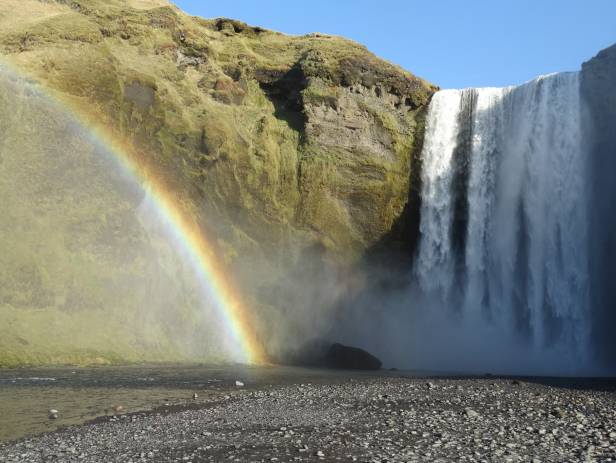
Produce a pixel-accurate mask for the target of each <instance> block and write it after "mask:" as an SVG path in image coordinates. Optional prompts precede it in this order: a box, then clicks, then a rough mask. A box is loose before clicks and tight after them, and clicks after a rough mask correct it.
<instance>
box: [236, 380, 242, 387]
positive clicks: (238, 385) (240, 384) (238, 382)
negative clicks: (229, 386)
mask: <svg viewBox="0 0 616 463" xmlns="http://www.w3.org/2000/svg"><path fill="white" fill-rule="evenodd" d="M235 385H236V386H237V387H244V383H243V382H242V381H236V382H235Z"/></svg>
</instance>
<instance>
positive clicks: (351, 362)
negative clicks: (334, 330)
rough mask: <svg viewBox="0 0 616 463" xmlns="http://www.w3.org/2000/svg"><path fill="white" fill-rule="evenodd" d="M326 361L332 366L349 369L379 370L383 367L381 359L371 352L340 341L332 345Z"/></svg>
mask: <svg viewBox="0 0 616 463" xmlns="http://www.w3.org/2000/svg"><path fill="white" fill-rule="evenodd" d="M325 363H326V364H327V365H328V366H329V367H331V368H341V369H349V370H379V369H380V368H381V361H380V360H379V359H378V358H376V357H375V356H374V355H372V354H370V353H369V352H366V351H365V350H363V349H360V348H358V347H350V346H343V345H342V344H338V343H335V344H332V346H331V347H330V349H329V351H328V352H327V355H326V358H325Z"/></svg>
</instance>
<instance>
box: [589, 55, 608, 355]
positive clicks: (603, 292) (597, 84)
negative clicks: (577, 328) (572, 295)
mask: <svg viewBox="0 0 616 463" xmlns="http://www.w3.org/2000/svg"><path fill="white" fill-rule="evenodd" d="M615 86H616V45H614V46H612V47H610V48H607V49H605V50H603V51H601V52H600V53H599V54H598V55H597V56H596V57H594V58H593V59H591V60H590V61H588V62H586V63H584V65H583V66H582V95H583V97H584V100H585V103H586V105H587V108H586V109H587V111H588V125H589V126H588V127H587V128H586V133H588V134H589V136H588V139H587V145H588V146H589V149H590V152H589V168H590V175H591V182H590V184H591V185H592V189H591V192H590V195H589V197H590V203H589V206H588V210H589V211H590V214H591V223H590V227H591V229H592V234H593V236H594V237H595V239H594V240H593V248H594V249H593V251H592V257H591V272H592V290H591V295H592V298H593V301H592V302H593V303H592V306H593V308H594V310H595V312H596V313H595V316H594V317H593V320H594V326H593V336H594V337H595V339H596V341H597V342H596V346H597V348H598V349H597V350H598V352H599V353H600V355H601V357H602V359H601V360H603V361H604V362H605V363H606V364H608V365H614V363H615V362H616V336H614V326H616V325H615V323H616V306H615V301H616V291H615V289H614V283H613V275H614V274H615V272H616V264H615V263H616V219H615V217H616V203H615V202H614V198H616V181H615V178H614V173H615V172H616V132H615V131H614V128H615V127H616V92H615Z"/></svg>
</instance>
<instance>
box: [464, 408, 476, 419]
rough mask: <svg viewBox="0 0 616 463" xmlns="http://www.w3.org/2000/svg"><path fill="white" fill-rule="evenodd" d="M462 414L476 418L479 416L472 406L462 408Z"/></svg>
mask: <svg viewBox="0 0 616 463" xmlns="http://www.w3.org/2000/svg"><path fill="white" fill-rule="evenodd" d="M464 414H465V415H466V416H467V417H469V418H477V417H478V416H479V413H477V412H476V411H475V410H473V409H472V408H465V409H464Z"/></svg>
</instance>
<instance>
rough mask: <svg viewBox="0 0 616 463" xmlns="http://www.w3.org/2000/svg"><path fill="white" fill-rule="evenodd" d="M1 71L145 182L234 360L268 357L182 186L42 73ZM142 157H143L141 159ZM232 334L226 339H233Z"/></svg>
mask: <svg viewBox="0 0 616 463" xmlns="http://www.w3.org/2000/svg"><path fill="white" fill-rule="evenodd" d="M0 71H8V74H10V75H11V76H12V77H13V78H16V79H22V80H23V79H26V80H27V82H28V84H29V85H31V86H32V89H33V90H35V91H37V92H38V93H39V94H40V95H41V96H43V97H45V98H46V99H47V100H48V101H50V102H51V103H52V104H54V105H56V106H58V107H59V108H61V109H62V110H65V111H68V114H69V115H70V116H72V118H73V119H74V120H75V122H76V123H77V124H78V125H79V126H80V127H81V128H83V129H84V130H85V131H86V133H87V134H88V135H89V136H90V137H91V140H92V141H93V142H94V143H96V144H98V145H100V146H102V147H103V148H104V151H106V152H108V153H110V154H111V155H112V156H113V158H114V160H115V161H116V163H117V164H118V165H119V166H120V167H121V168H122V170H123V171H125V172H127V173H128V174H129V175H130V176H131V177H132V178H133V179H134V180H135V181H136V182H137V183H138V184H139V185H140V186H141V187H142V188H143V190H144V191H145V192H146V194H147V195H148V197H149V199H150V200H151V202H152V204H154V205H155V208H156V211H157V212H158V215H159V217H160V218H161V219H162V220H163V222H164V224H165V227H166V230H167V231H168V232H169V233H170V234H171V236H172V237H173V239H174V242H175V243H176V244H177V245H178V246H180V248H181V249H180V250H181V252H182V254H183V255H184V256H186V257H187V258H188V261H189V262H190V264H191V266H192V268H193V270H194V272H195V275H196V276H197V278H198V281H199V284H200V286H201V289H202V290H204V291H205V293H206V294H207V295H208V296H209V297H208V299H209V300H210V301H211V302H212V304H213V306H214V308H215V309H216V310H217V312H218V314H219V315H220V317H221V319H222V320H223V322H224V325H225V327H226V331H227V333H225V334H226V335H228V336H229V338H230V341H231V344H232V345H231V346H230V347H231V350H232V356H233V358H232V359H231V360H233V361H237V362H240V363H247V364H264V363H266V355H265V351H264V348H263V345H262V343H261V342H260V341H259V340H258V338H257V336H256V330H255V327H254V321H253V317H254V315H253V314H251V313H250V312H249V310H248V308H247V307H246V306H245V305H244V304H243V303H242V301H241V299H240V297H239V295H238V292H237V291H236V290H235V289H234V287H233V285H232V283H231V281H230V280H229V279H228V278H226V276H225V272H224V269H223V268H222V266H221V265H220V264H219V263H218V262H219V261H220V259H219V258H218V257H217V255H216V253H215V251H214V248H213V246H212V245H210V242H209V240H208V238H207V237H206V235H205V233H204V231H203V230H202V228H201V227H200V226H199V224H198V223H197V222H196V221H195V220H194V219H192V218H191V217H190V215H189V214H188V213H187V212H185V211H184V210H183V209H182V207H181V200H180V198H179V196H178V194H177V192H175V191H173V189H171V188H169V187H168V186H167V185H166V184H165V182H164V181H163V180H162V175H161V172H156V171H155V169H154V168H153V167H152V166H151V165H148V164H147V163H144V162H143V161H145V160H146V159H145V158H144V157H143V156H138V155H137V151H136V150H135V149H134V147H133V146H132V145H131V144H130V143H129V142H128V141H126V140H123V139H122V138H121V137H119V136H116V135H114V133H113V132H112V130H111V129H110V128H108V127H106V126H104V125H102V124H100V122H97V121H96V120H95V118H94V117H93V116H92V115H91V114H89V113H88V111H86V110H84V109H82V108H81V107H80V106H79V105H78V104H77V102H76V101H74V100H71V99H70V98H67V97H66V95H63V94H59V93H57V92H54V91H53V90H51V89H49V88H46V87H45V86H43V84H41V83H40V82H39V81H38V80H36V78H34V79H32V78H30V77H29V76H27V74H25V73H23V72H21V71H20V70H18V69H17V68H15V66H12V65H10V64H9V63H6V62H3V63H1V64H0ZM33 80H34V83H33ZM138 160H139V161H141V162H137V161H138ZM229 338H225V340H227V341H229Z"/></svg>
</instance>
